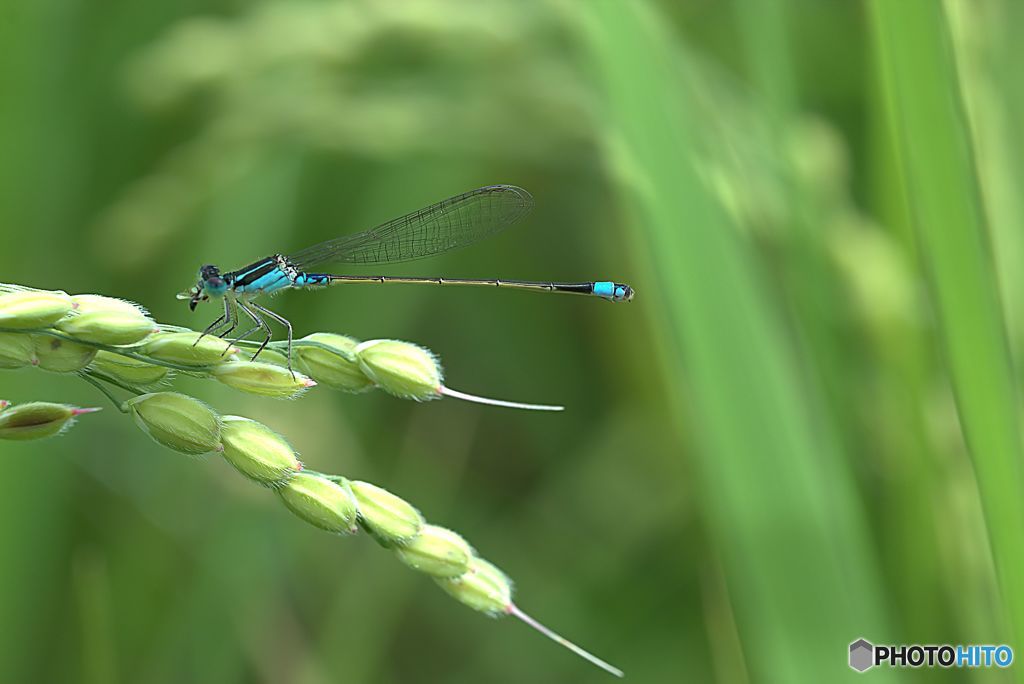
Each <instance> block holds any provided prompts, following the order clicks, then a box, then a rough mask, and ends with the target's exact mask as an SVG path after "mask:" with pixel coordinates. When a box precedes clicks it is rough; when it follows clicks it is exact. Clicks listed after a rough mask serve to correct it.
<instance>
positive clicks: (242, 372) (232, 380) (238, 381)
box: [210, 361, 316, 399]
mask: <svg viewBox="0 0 1024 684" xmlns="http://www.w3.org/2000/svg"><path fill="white" fill-rule="evenodd" d="M210 374H211V375H212V376H213V377H214V378H216V379H217V380H219V381H220V382H222V383H224V384H225V385H228V386H229V387H234V388H235V389H238V390H242V391H243V392H249V393H250V394H259V395H262V396H265V397H274V398H275V399H294V398H296V397H298V396H299V395H300V394H302V393H303V392H305V391H306V390H307V389H309V388H310V387H314V386H315V385H316V382H315V381H314V380H312V379H311V378H307V377H306V376H305V375H303V374H302V373H292V372H290V371H289V370H288V369H287V368H282V367H281V366H275V365H274V364H270V363H261V362H258V361H255V362H254V361H239V362H236V363H224V364H221V365H219V366H216V367H214V368H213V370H211V371H210Z"/></svg>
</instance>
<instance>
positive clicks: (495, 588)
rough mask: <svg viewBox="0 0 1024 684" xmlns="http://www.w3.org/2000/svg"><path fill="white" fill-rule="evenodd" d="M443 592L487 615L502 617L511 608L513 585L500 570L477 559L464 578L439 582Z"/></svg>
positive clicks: (472, 560)
mask: <svg viewBox="0 0 1024 684" xmlns="http://www.w3.org/2000/svg"><path fill="white" fill-rule="evenodd" d="M437 583H438V584H440V585H441V588H442V589H444V590H445V591H446V592H448V593H449V594H451V595H452V596H453V597H455V598H456V599H457V600H458V601H460V602H461V603H462V604H464V605H467V606H469V607H470V608H472V609H473V610H479V611H481V612H483V613H487V614H488V615H502V614H504V613H506V612H507V611H508V607H509V606H510V605H511V604H512V582H511V580H509V578H508V577H507V576H506V575H505V573H503V572H502V571H501V570H499V569H498V568H496V567H495V566H494V565H492V564H491V563H488V562H487V561H485V560H484V559H482V558H477V557H476V556H474V557H473V558H472V559H471V560H470V561H469V568H468V569H467V570H466V572H465V574H463V575H462V576H460V577H456V578H453V579H439V580H437Z"/></svg>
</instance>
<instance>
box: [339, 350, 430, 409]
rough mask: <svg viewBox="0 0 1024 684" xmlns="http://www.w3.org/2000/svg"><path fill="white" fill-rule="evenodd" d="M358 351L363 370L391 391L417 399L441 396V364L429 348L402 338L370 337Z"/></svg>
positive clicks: (390, 392) (401, 396)
mask: <svg viewBox="0 0 1024 684" xmlns="http://www.w3.org/2000/svg"><path fill="white" fill-rule="evenodd" d="M355 354H356V356H357V357H358V359H359V367H360V368H362V369H363V372H364V373H365V374H366V375H367V376H368V377H369V378H370V379H372V380H373V381H374V382H376V383H377V384H378V385H380V388H381V389H383V390H384V391H385V392H387V393H389V394H393V395H395V396H396V397H400V398H402V399H415V400H416V401H427V400H429V399H437V398H439V397H440V396H441V379H442V378H441V365H440V364H439V363H438V362H437V357H435V356H434V354H433V353H432V352H431V351H430V350H429V349H424V348H423V347H420V346H418V345H415V344H412V343H411V342H402V341H401V340H368V341H366V342H363V343H361V344H359V345H357V346H356V348H355Z"/></svg>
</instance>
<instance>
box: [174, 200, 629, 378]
mask: <svg viewBox="0 0 1024 684" xmlns="http://www.w3.org/2000/svg"><path fill="white" fill-rule="evenodd" d="M532 207H533V197H531V196H530V193H528V192H527V191H526V190H523V189H522V188H518V187H516V186H514V185H489V186H487V187H483V188H478V189H476V190H471V191H469V192H466V193H463V194H461V195H457V196H455V197H450V198H448V199H446V200H443V201H441V202H438V203H437V204H432V205H431V206H429V207H426V208H424V209H420V210H419V211H415V212H413V213H411V214H408V215H406V216H402V217H401V218H397V219H394V220H392V221H389V222H387V223H384V224H382V225H380V226H377V227H376V228H371V229H370V230H366V231H363V232H361V233H355V234H353V235H346V236H343V237H339V238H336V239H334V240H328V241H326V242H322V243H320V244H318V245H314V246H312V247H309V248H307V249H304V250H302V251H300V252H297V253H295V254H292V255H290V256H285V255H282V254H274V255H272V256H268V257H266V258H265V259H260V260H259V261H257V262H255V263H252V264H249V265H248V266H245V267H243V268H240V269H238V270H237V271H231V272H230V273H221V271H220V269H219V268H218V267H216V266H214V265H212V264H207V265H205V266H203V267H202V268H200V269H199V282H197V283H196V284H195V286H194V287H192V289H191V290H190V291H189V292H187V293H183V294H181V295H179V297H180V298H182V299H188V301H189V308H190V309H192V310H193V311H195V308H196V305H198V304H199V302H203V301H206V300H209V299H221V300H223V303H224V313H223V314H221V316H220V318H218V319H217V320H216V321H214V322H213V323H211V324H210V325H209V326H208V327H207V328H206V330H204V331H203V335H210V334H214V333H216V334H217V335H218V336H219V337H227V336H228V335H229V334H231V333H232V332H233V331H234V330H235V329H236V328H237V327H238V323H239V316H238V309H241V310H242V311H243V312H244V313H245V314H246V315H247V316H248V317H249V318H250V319H251V320H252V322H253V324H254V325H253V327H252V328H249V329H248V330H246V331H245V332H243V333H242V334H240V335H239V336H238V337H236V338H235V339H234V341H233V342H232V344H234V343H235V342H238V341H240V340H242V339H244V338H246V337H248V336H249V335H251V334H253V333H254V332H255V331H257V330H262V331H263V332H264V335H265V337H264V340H263V343H262V344H261V345H260V346H259V348H258V349H257V350H256V353H255V354H253V357H252V358H253V360H255V359H256V357H257V356H259V355H260V352H262V351H263V350H264V349H265V348H266V346H267V344H268V343H269V342H270V341H271V339H273V332H272V331H271V329H270V326H269V325H268V324H267V322H266V321H265V320H264V319H263V316H267V317H269V318H271V319H273V320H275V321H277V322H278V323H280V324H281V325H283V326H284V327H285V328H286V329H287V331H288V363H289V368H290V367H291V346H292V326H291V323H289V322H288V321H287V320H286V319H284V318H283V317H282V316H280V315H278V314H276V313H274V312H273V311H271V310H270V309H267V308H266V307H263V306H261V305H259V304H257V303H256V302H255V301H253V300H254V299H255V298H257V297H259V296H261V295H270V294H274V293H276V292H281V291H283V290H286V289H291V288H321V287H327V286H328V285H336V284H341V283H414V284H434V285H484V286H490V287H505V288H513V289H519V290H532V291H535V292H562V293H566V294H576V295H588V296H595V297H600V298H602V299H607V300H610V301H615V302H624V301H629V300H631V299H632V298H633V289H632V288H631V287H630V286H629V285H624V284H622V283H615V282H611V281H597V282H583V283H555V282H542V281H530V280H499V279H477V278H441V277H437V278H414V277H405V276H383V275H381V276H361V275H334V274H329V273H312V272H310V269H311V268H313V267H315V266H322V265H324V264H390V263H398V262H403V261H414V260H416V259H423V258H425V257H430V256H434V255H436V254H441V253H442V252H447V251H450V250H453V249H458V248H460V247H465V246H467V245H470V244H473V243H474V242H477V241H479V240H481V239H483V238H485V237H489V236H491V235H494V234H495V233H498V232H500V231H501V230H504V229H505V228H507V227H508V226H510V225H512V224H513V223H515V222H516V221H518V220H519V219H521V218H522V217H523V216H525V215H526V214H527V213H528V212H529V211H530V209H531V208H532ZM261 314H262V315H261Z"/></svg>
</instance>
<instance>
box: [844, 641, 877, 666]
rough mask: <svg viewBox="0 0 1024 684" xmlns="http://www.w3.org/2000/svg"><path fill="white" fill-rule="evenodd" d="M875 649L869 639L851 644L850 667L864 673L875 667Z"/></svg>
mask: <svg viewBox="0 0 1024 684" xmlns="http://www.w3.org/2000/svg"><path fill="white" fill-rule="evenodd" d="M874 655H875V647H874V646H872V645H871V642H870V641H868V640H867V639H857V640H856V641H854V642H853V643H852V644H850V667H852V668H853V669H854V670H856V671H857V672H864V671H865V670H868V669H870V668H872V667H874V665H875V658H874Z"/></svg>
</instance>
